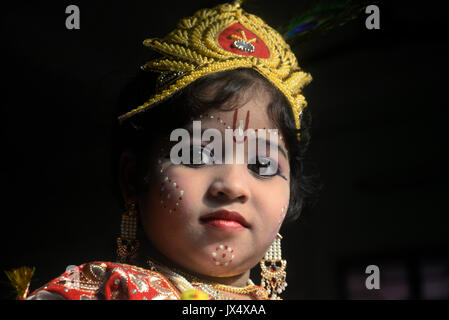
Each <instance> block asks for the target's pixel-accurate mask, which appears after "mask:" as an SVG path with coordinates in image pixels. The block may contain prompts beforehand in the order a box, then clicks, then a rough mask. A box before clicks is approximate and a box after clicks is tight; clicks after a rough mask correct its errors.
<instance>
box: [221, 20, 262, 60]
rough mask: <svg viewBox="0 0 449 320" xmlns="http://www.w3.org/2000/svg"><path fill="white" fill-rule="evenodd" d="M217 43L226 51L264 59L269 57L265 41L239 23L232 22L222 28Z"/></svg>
mask: <svg viewBox="0 0 449 320" xmlns="http://www.w3.org/2000/svg"><path fill="white" fill-rule="evenodd" d="M218 43H219V44H220V46H221V47H222V48H223V49H225V50H226V51H230V52H233V53H236V54H241V55H244V56H254V57H259V58H264V59H267V58H269V57H270V51H269V50H268V48H267V46H266V45H265V43H264V42H263V41H262V40H261V39H260V38H259V37H258V36H256V35H255V34H254V33H252V32H251V31H249V30H248V29H246V28H245V27H244V26H242V25H241V24H240V23H234V24H233V25H231V26H229V27H227V28H226V29H224V30H223V31H222V32H221V33H220V35H219V36H218Z"/></svg>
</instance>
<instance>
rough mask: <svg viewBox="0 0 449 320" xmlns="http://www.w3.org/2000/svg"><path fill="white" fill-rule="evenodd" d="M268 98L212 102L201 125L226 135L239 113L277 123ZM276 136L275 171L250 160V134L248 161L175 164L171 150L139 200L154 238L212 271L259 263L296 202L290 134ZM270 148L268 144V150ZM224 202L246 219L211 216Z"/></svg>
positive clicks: (195, 266) (236, 270)
mask: <svg viewBox="0 0 449 320" xmlns="http://www.w3.org/2000/svg"><path fill="white" fill-rule="evenodd" d="M268 101H269V97H268V95H267V94H264V93H262V92H259V93H258V94H257V95H254V97H253V98H252V99H250V100H249V101H248V103H246V104H244V105H243V106H241V107H240V108H239V109H237V112H236V111H218V110H212V111H210V112H209V113H208V114H207V115H202V117H201V118H198V119H195V120H201V129H207V128H215V129H218V130H220V131H221V132H222V135H223V139H224V137H225V134H224V132H225V129H226V128H227V127H228V126H230V128H233V123H234V120H235V118H234V117H237V118H236V120H237V121H235V123H237V124H239V123H240V120H243V124H245V123H246V122H247V123H248V126H247V127H248V128H252V129H254V130H255V129H264V128H266V129H276V128H275V127H274V125H273V123H272V121H271V120H270V119H269V116H268V114H267V104H268ZM211 116H213V118H212V117H211ZM248 120H249V121H248ZM279 135H280V132H279V133H278V136H279ZM259 138H260V137H259ZM264 138H265V139H267V140H269V139H270V138H272V136H271V137H270V134H267V135H266V136H264ZM271 140H272V141H273V139H271ZM276 140H277V141H276V142H277V144H278V145H279V147H280V149H279V152H278V163H279V167H280V168H279V172H278V174H275V175H273V176H260V175H259V170H258V168H259V167H258V166H257V165H249V164H247V151H248V149H247V144H248V140H246V141H245V142H244V144H245V148H244V150H245V162H246V163H244V164H237V163H236V162H235V161H234V163H232V164H214V165H203V166H196V167H195V166H194V165H191V166H188V165H184V164H178V165H175V164H173V163H172V162H171V161H170V157H169V150H165V151H164V152H165V153H164V154H161V156H160V158H158V160H160V161H159V162H160V163H159V164H158V165H156V167H155V168H153V170H152V172H150V175H149V176H148V179H149V185H150V187H149V191H148V192H146V193H145V194H143V195H142V197H141V198H140V201H139V207H140V215H141V217H142V223H143V228H144V230H145V232H146V234H147V235H148V237H149V239H150V240H151V241H152V243H153V245H155V246H156V248H157V249H158V250H159V251H160V252H161V253H162V254H163V255H164V256H165V257H167V258H168V259H170V260H171V261H173V262H175V263H176V264H178V265H180V266H182V267H184V268H185V269H188V270H191V271H193V272H195V273H199V274H203V275H208V276H214V277H225V276H234V275H238V274H241V273H244V272H245V271H247V270H249V269H250V268H252V267H253V266H254V265H256V264H257V263H258V262H259V261H260V259H261V258H262V257H263V255H264V254H265V251H266V250H267V248H268V247H269V246H270V244H271V243H272V241H273V239H274V238H275V236H276V234H277V232H278V230H279V228H280V226H281V224H282V221H283V220H284V217H285V214H286V212H287V209H288V203H289V195H290V167H289V162H288V155H287V149H286V147H285V144H284V142H283V140H281V139H276ZM168 144H169V141H167V145H168ZM206 144H207V143H206ZM269 149H270V147H269V146H268V145H267V153H268V150H269ZM235 150H236V149H235V147H234V155H235V153H236V151H235ZM223 162H224V161H223ZM219 210H227V211H233V212H237V213H239V214H240V215H241V216H242V217H243V218H244V220H245V222H242V221H239V222H238V221H236V220H238V219H237V218H234V221H229V220H228V221H226V219H225V218H224V217H223V216H214V217H213V219H205V217H206V216H207V215H209V214H211V213H214V212H217V211H219ZM220 218H221V219H220ZM223 219H224V220H223Z"/></svg>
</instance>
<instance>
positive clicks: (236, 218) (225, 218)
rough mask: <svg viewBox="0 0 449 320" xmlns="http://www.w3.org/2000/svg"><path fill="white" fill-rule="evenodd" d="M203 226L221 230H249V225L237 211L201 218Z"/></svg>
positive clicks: (221, 211) (220, 211)
mask: <svg viewBox="0 0 449 320" xmlns="http://www.w3.org/2000/svg"><path fill="white" fill-rule="evenodd" d="M200 222H201V223H202V224H207V225H211V226H214V227H219V228H225V229H226V228H231V229H236V228H242V227H243V228H249V227H250V225H249V223H248V222H247V221H246V220H245V218H244V217H243V216H242V215H241V214H240V213H238V212H236V211H228V210H219V211H215V212H212V213H209V214H206V215H204V216H202V217H200Z"/></svg>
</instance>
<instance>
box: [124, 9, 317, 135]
mask: <svg viewBox="0 0 449 320" xmlns="http://www.w3.org/2000/svg"><path fill="white" fill-rule="evenodd" d="M143 44H144V45H145V46H147V47H149V48H151V49H153V50H154V51H156V52H158V53H160V54H162V57H161V58H159V59H156V60H153V61H149V62H147V63H146V64H145V65H144V66H142V68H143V69H144V70H146V71H155V72H159V73H160V76H159V78H158V81H157V82H158V85H157V88H156V94H155V95H153V96H152V97H150V98H149V100H148V101H147V102H145V103H144V104H143V105H141V106H138V107H137V108H135V109H133V110H131V111H129V112H127V113H125V114H123V115H121V116H120V117H119V120H120V121H123V120H125V119H127V118H129V117H131V116H133V115H135V114H137V113H139V112H142V111H144V110H146V109H148V108H151V107H152V106H153V105H154V104H155V103H157V102H160V101H162V100H163V99H165V98H167V97H168V96H170V95H172V94H174V93H175V92H177V91H179V90H181V89H183V88H185V87H186V86H187V85H189V84H190V83H192V82H193V81H195V80H197V79H199V78H201V77H202V76H205V75H208V74H211V73H215V72H219V71H226V70H232V69H237V68H250V69H254V70H256V71H258V72H259V73H260V74H261V75H263V76H264V77H265V78H266V79H268V80H269V81H270V82H271V83H272V84H273V85H275V86H276V87H277V88H278V89H279V90H280V91H281V92H282V93H283V94H284V95H285V96H286V98H287V99H288V101H289V102H290V104H291V107H292V110H293V115H294V117H295V122H296V127H297V128H298V129H299V127H300V121H299V115H300V113H301V112H302V110H303V109H304V107H305V106H306V104H307V102H306V100H305V98H304V96H303V95H302V94H301V89H302V88H303V86H305V85H306V84H308V83H309V82H310V81H311V80H312V77H311V75H310V74H309V73H306V72H303V71H301V68H300V67H299V66H298V62H297V60H296V57H295V55H294V54H293V52H292V51H291V49H290V46H289V45H288V44H287V43H286V42H285V41H284V39H283V38H282V36H281V35H280V34H279V33H278V32H276V31H275V30H274V29H273V28H271V27H270V26H268V25H267V24H266V23H265V22H264V21H263V20H262V19H260V18H259V17H257V16H254V15H252V14H249V13H246V12H245V11H243V9H242V8H240V2H238V1H236V2H235V3H233V4H222V5H218V6H216V7H215V8H213V9H202V10H199V11H198V12H196V13H195V14H194V15H193V16H192V17H189V18H184V19H181V20H180V21H179V23H178V26H177V28H176V29H175V30H174V31H172V32H170V33H169V34H168V35H167V36H165V37H164V38H162V39H159V38H152V39H146V40H145V41H144V42H143Z"/></svg>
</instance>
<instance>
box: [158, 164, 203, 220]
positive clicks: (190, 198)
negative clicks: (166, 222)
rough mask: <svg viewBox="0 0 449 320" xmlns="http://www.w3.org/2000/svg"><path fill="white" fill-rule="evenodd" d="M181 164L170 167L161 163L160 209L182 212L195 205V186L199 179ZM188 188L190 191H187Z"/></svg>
mask: <svg viewBox="0 0 449 320" xmlns="http://www.w3.org/2000/svg"><path fill="white" fill-rule="evenodd" d="M185 170H186V169H185V168H182V167H179V166H171V165H169V166H168V167H165V168H164V166H163V164H160V165H159V169H158V174H159V180H158V181H159V187H160V188H159V191H158V193H159V201H158V203H159V206H160V209H161V210H162V211H164V212H166V213H169V214H175V213H180V212H182V211H185V210H188V211H190V210H189V208H192V207H193V206H194V205H195V203H196V202H195V199H196V197H195V190H197V189H198V188H195V186H197V187H198V181H196V180H195V179H194V176H192V175H191V174H189V173H188V172H186V171H185ZM187 190H188V191H187Z"/></svg>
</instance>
